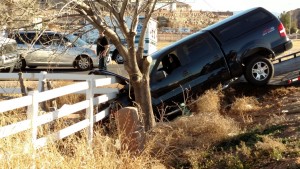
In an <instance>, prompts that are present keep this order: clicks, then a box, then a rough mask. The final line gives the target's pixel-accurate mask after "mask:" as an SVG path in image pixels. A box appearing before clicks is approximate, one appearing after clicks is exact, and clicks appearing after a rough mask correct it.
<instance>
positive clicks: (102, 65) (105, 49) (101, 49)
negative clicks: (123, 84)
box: [97, 30, 109, 70]
mask: <svg viewBox="0 0 300 169" xmlns="http://www.w3.org/2000/svg"><path fill="white" fill-rule="evenodd" d="M104 32H105V30H104V31H102V32H101V33H100V34H99V38H98V39H97V56H98V58H99V69H102V70H107V65H106V62H107V57H108V53H109V42H108V39H107V38H106V36H105V35H104Z"/></svg>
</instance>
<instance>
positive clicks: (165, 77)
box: [93, 7, 292, 111]
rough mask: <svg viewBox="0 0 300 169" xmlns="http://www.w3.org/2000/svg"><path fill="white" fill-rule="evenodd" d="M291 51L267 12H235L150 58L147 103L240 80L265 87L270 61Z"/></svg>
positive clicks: (176, 98)
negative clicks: (149, 89) (150, 98)
mask: <svg viewBox="0 0 300 169" xmlns="http://www.w3.org/2000/svg"><path fill="white" fill-rule="evenodd" d="M290 48H292V42H291V40H290V39H289V38H288V37H287V34H286V32H285V28H284V26H283V24H282V23H281V22H280V21H279V20H278V18H277V17H276V16H274V15H273V14H272V13H270V12H269V11H267V10H265V9H264V8H261V7H257V8H252V9H248V10H246V11H242V12H240V13H237V14H235V15H233V16H230V17H228V18H226V19H224V20H222V21H220V22H217V23H215V24H213V25H210V26H208V27H206V28H204V29H202V30H200V31H198V32H196V33H194V34H191V35H189V36H187V37H185V38H183V39H181V40H179V41H177V42H174V43H172V44H171V45H169V46H166V47H164V48H162V49H160V50H158V51H157V52H155V53H153V54H152V55H151V57H152V65H151V73H150V88H151V96H152V104H153V106H155V107H157V106H158V107H159V106H161V105H162V103H163V104H164V105H170V104H174V103H177V104H176V105H179V104H180V103H182V102H183V101H184V94H183V93H185V91H189V92H190V93H189V96H192V95H194V96H197V95H198V94H201V93H203V92H204V91H205V90H207V89H209V88H212V87H216V86H218V85H219V84H222V85H227V84H228V83H229V82H231V81H232V79H236V78H239V77H241V76H243V75H244V77H245V79H246V80H247V81H248V82H249V83H251V84H253V85H258V86H262V85H266V84H268V82H269V81H270V79H271V78H272V77H273V74H274V66H273V64H272V59H274V58H276V56H278V55H279V54H281V53H283V52H284V51H286V50H289V49H290ZM93 74H111V75H113V73H109V72H103V71H100V70H98V71H97V70H96V71H94V72H93ZM123 80H126V78H123ZM127 95H128V94H127ZM155 110H156V109H155V108H154V111H155Z"/></svg>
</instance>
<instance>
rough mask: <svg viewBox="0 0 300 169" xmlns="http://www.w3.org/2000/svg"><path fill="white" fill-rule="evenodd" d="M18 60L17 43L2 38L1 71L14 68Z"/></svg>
mask: <svg viewBox="0 0 300 169" xmlns="http://www.w3.org/2000/svg"><path fill="white" fill-rule="evenodd" d="M17 60H18V51H17V43H16V41H15V40H14V39H10V38H6V37H0V69H6V68H13V67H14V64H15V63H16V62H17Z"/></svg>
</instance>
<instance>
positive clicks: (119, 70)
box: [4, 64, 128, 77]
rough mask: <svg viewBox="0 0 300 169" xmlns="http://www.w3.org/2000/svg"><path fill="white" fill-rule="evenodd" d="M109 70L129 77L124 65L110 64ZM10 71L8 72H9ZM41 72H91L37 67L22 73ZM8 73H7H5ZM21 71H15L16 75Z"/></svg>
mask: <svg viewBox="0 0 300 169" xmlns="http://www.w3.org/2000/svg"><path fill="white" fill-rule="evenodd" d="M107 66H108V68H107V69H108V70H109V71H111V72H114V73H116V74H120V75H122V76H125V77H128V74H127V72H126V71H125V70H124V66H123V64H109V65H107ZM7 71H8V70H7ZM41 71H46V72H48V73H71V74H88V73H89V71H79V70H77V69H75V68H70V67H59V68H53V67H51V68H49V67H37V68H35V69H30V68H26V69H25V70H23V71H22V72H24V73H39V72H41ZM4 72H6V71H4ZM16 72H19V71H14V73H16Z"/></svg>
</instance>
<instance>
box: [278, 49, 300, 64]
mask: <svg viewBox="0 0 300 169" xmlns="http://www.w3.org/2000/svg"><path fill="white" fill-rule="evenodd" d="M299 56H300V51H298V52H294V53H291V54H288V55H284V56H280V57H278V58H276V59H274V61H278V62H279V63H280V62H283V61H285V60H286V59H287V58H290V59H292V58H296V57H299Z"/></svg>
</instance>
